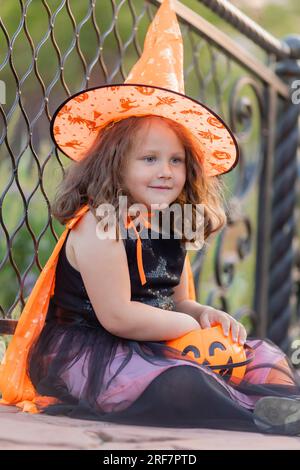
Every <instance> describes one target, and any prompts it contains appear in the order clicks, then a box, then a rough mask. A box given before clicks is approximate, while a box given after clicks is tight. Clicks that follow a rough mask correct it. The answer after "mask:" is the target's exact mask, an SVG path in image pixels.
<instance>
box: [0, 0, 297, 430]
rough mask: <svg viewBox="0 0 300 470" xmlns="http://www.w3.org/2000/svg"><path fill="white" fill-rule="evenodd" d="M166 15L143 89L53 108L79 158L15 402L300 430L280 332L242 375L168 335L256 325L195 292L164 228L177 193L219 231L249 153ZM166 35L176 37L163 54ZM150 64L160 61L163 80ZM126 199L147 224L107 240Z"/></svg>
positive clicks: (8, 380) (33, 301) (56, 209)
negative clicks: (186, 75) (201, 93)
mask: <svg viewBox="0 0 300 470" xmlns="http://www.w3.org/2000/svg"><path fill="white" fill-rule="evenodd" d="M153 25H154V26H152V27H150V29H149V32H148V35H147V39H146V42H145V47H144V53H143V56H142V58H141V59H140V61H139V63H138V64H136V66H135V68H134V69H133V71H132V73H131V74H130V76H129V80H133V81H131V82H130V81H129V80H128V83H133V84H134V85H129V86H128V84H127V85H126V84H124V85H118V86H107V87H99V88H96V89H93V90H91V91H85V92H81V93H80V94H77V95H75V96H74V97H71V98H70V99H68V101H67V102H66V103H64V104H63V105H62V106H61V107H60V109H59V110H58V112H57V113H56V115H55V116H54V118H53V121H52V133H53V138H54V140H55V142H56V143H57V144H58V146H60V148H61V149H62V150H63V151H64V152H65V153H66V154H67V155H68V156H70V157H71V158H73V159H74V160H77V161H76V162H75V163H73V164H72V165H71V166H70V167H69V168H68V170H67V172H66V175H65V178H64V180H63V182H62V183H61V185H60V187H59V190H58V193H57V195H56V199H55V201H54V204H53V206H52V212H53V215H54V216H55V217H56V218H57V219H58V220H59V221H60V222H61V223H63V224H65V225H66V227H67V229H66V231H65V232H64V234H63V236H62V237H61V239H60V240H59V242H58V245H57V247H56V249H55V250H54V253H53V254H52V256H51V258H50V260H49V262H48V263H47V265H46V267H45V268H44V270H43V272H42V274H41V276H40V278H39V280H38V281H37V285H36V286H35V288H34V292H33V293H32V295H31V296H30V299H29V300H28V302H27V305H26V307H25V309H24V311H23V313H22V315H21V318H20V321H19V325H18V328H17V330H16V333H15V335H14V338H13V340H12V342H11V344H10V346H9V348H8V351H7V354H6V358H5V360H4V363H3V365H2V368H3V369H2V373H1V377H0V378H1V380H0V388H1V390H2V393H3V398H4V402H6V403H11V404H14V403H18V404H19V406H22V407H23V409H25V410H26V409H27V410H30V408H28V406H29V405H28V404H29V403H30V402H33V401H34V402H35V405H36V408H35V410H34V411H39V412H44V413H49V414H66V415H68V416H71V417H79V418H80V417H81V418H88V419H97V420H102V421H111V422H117V423H128V424H140V425H154V426H180V427H209V428H223V429H238V430H247V431H256V432H257V431H263V432H274V433H284V434H298V433H300V416H298V414H300V413H299V410H300V406H299V401H298V400H297V398H299V397H300V384H299V379H297V376H296V373H295V370H294V369H293V368H292V366H291V364H290V362H289V360H288V358H287V357H286V356H285V355H284V353H283V352H282V351H281V350H280V349H279V348H278V347H277V346H276V345H274V344H273V343H272V342H271V341H267V340H264V341H263V340H259V339H251V340H250V339H248V340H247V343H248V344H249V345H250V346H251V347H252V348H253V349H254V350H255V358H254V360H253V362H251V363H250V364H248V366H247V369H246V374H245V376H244V378H243V380H242V381H241V382H240V383H238V384H237V383H234V382H230V381H227V380H225V378H224V377H222V376H220V375H218V374H216V373H214V372H212V371H211V370H210V369H209V368H208V367H207V366H205V365H200V364H199V363H197V362H196V361H193V360H192V359H189V358H187V357H185V358H184V357H182V356H181V355H180V353H179V352H178V353H176V351H175V350H174V349H172V348H169V347H168V346H167V345H166V341H168V340H171V339H175V338H178V337H180V336H182V335H184V334H186V333H189V332H190V331H193V330H195V329H199V328H209V327H210V326H212V325H214V324H217V323H219V324H221V325H222V328H223V331H224V334H225V335H229V334H230V335H231V336H232V338H233V340H234V341H236V342H238V343H240V344H244V343H245V341H246V331H245V328H244V327H243V325H242V324H241V323H239V322H237V321H236V320H234V318H232V317H231V316H230V315H228V314H227V313H226V312H223V311H220V310H217V309H214V308H213V307H210V306H205V305H200V304H199V303H198V302H196V301H195V300H193V292H192V291H191V284H190V281H191V278H189V269H190V267H189V259H188V253H187V250H186V246H185V242H186V240H185V239H184V238H183V239H179V238H176V237H175V236H174V225H172V223H171V228H172V230H171V236H170V237H169V238H163V237H162V233H161V225H160V224H159V226H158V227H156V235H157V236H155V237H153V236H152V235H153V233H152V232H153V230H152V229H153V224H152V219H153V215H154V214H155V212H156V210H157V209H158V210H160V209H163V208H165V209H166V208H168V207H170V206H171V205H172V204H173V203H177V204H179V205H180V207H183V205H184V204H191V205H192V206H193V207H195V205H196V204H203V205H204V216H205V217H204V238H205V240H207V239H208V237H209V236H210V235H212V234H214V233H217V232H218V231H219V230H221V228H222V227H223V226H224V224H225V223H226V217H225V214H224V209H223V204H222V201H223V195H222V185H221V181H220V179H219V178H217V177H216V175H218V174H221V173H224V172H227V171H229V170H230V169H232V168H233V167H234V166H235V165H236V163H237V158H238V154H237V145H236V142H235V140H234V136H233V135H232V133H231V132H230V130H229V129H228V128H227V127H226V125H225V124H224V123H223V121H222V120H221V118H219V117H217V116H216V115H215V114H214V113H213V112H212V111H210V110H208V108H207V107H205V106H204V105H201V104H200V103H198V102H196V101H194V100H191V99H190V98H188V97H186V96H185V95H184V94H183V93H179V92H178V90H179V91H183V89H182V81H181V79H182V75H181V71H182V70H181V66H182V64H181V63H180V64H179V65H178V64H177V66H176V63H177V62H176V61H177V60H179V59H178V58H180V53H179V52H180V51H179V52H178V51H177V49H176V47H178V40H179V39H178V38H179V33H178V30H179V28H177V26H178V25H177V23H176V16H175V15H174V13H173V12H172V10H171V9H170V4H169V1H165V2H163V5H162V7H161V8H160V9H159V11H158V13H157V15H156V17H155V19H154V22H153ZM154 32H155V35H156V36H155V37H156V42H155V41H154V43H155V44H156V47H153V43H152V40H153V34H154ZM149 34H150V36H149ZM151 34H152V36H151ZM164 35H171V36H172V38H173V39H174V38H175V39H176V40H177V43H176V42H175V39H174V41H173V42H172V41H170V37H169V36H168V37H167V38H165V37H164ZM157 41H162V44H171V45H172V47H170V48H169V49H167V50H166V52H164V53H163V54H162V52H163V51H162V49H161V47H159V42H157ZM176 44H177V46H176ZM175 46H176V47H175ZM157 51H159V54H157V55H155V57H153V54H156V52H157ZM149 54H150V55H151V57H150V58H149ZM172 54H173V55H172ZM163 60H165V62H163ZM145 63H146V64H150V65H149V67H150V66H152V64H155V71H154V70H151V71H150V72H149V73H150V75H149V76H150V77H151V79H149V77H148V78H147V73H146V72H147V67H145ZM174 64H175V66H174ZM139 67H140V68H139ZM168 67H171V68H172V71H171V72H170V73H169V74H167V73H166V69H168ZM174 67H175V70H176V73H175V72H174ZM162 69H163V70H164V73H162ZM139 74H140V75H139ZM162 77H164V78H162ZM170 77H172V80H170ZM154 78H155V80H154ZM175 78H177V81H176V80H175ZM159 80H166V83H165V87H164V88H162V87H161V85H162V84H163V83H162V82H161V81H159ZM153 82H154V83H155V84H158V85H159V86H154V85H153ZM141 83H143V84H145V86H144V85H143V86H142V85H140V84H141ZM170 83H173V85H174V83H175V85H176V84H177V85H176V86H175V85H174V88H175V89H174V88H173V89H170V88H171V86H170ZM136 84H138V85H136ZM167 85H168V86H167ZM176 87H177V91H176ZM138 97H139V98H140V100H139V101H138V100H137V98H138ZM174 104H175V106H173V105H174ZM118 106H119V107H120V108H118ZM118 109H119V111H118ZM199 136H200V140H199ZM200 141H201V142H200ZM121 195H122V196H127V198H128V206H129V207H130V206H131V205H132V204H134V203H135V204H140V205H141V204H142V205H143V207H145V211H144V212H143V213H142V214H141V215H142V220H143V221H144V225H143V227H142V231H141V232H140V233H138V232H137V229H136V226H135V224H134V223H133V222H134V220H133V218H132V217H131V215H130V214H128V213H126V214H125V217H123V213H122V217H121V219H120V229H121V233H126V234H127V236H126V237H124V238H122V237H119V236H118V237H117V239H114V238H109V237H107V238H105V237H100V236H99V233H100V231H101V230H100V229H99V225H98V224H99V222H100V221H101V220H102V219H101V217H99V214H98V208H99V207H102V205H103V204H111V207H113V208H114V209H116V210H117V209H119V197H120V196H121ZM147 222H148V223H147ZM192 222H195V212H193V213H192ZM118 235H120V233H119V232H118ZM54 258H55V261H54ZM51 260H52V261H53V262H52V261H51ZM54 273H55V278H54ZM54 279H55V282H54ZM24 364H26V370H25V367H24ZM43 397H44V398H45V399H44V400H43ZM270 398H271V400H270ZM295 398H296V399H295ZM274 404H275V405H274ZM274 406H275V407H276V410H279V413H277V414H274V410H273V408H274Z"/></svg>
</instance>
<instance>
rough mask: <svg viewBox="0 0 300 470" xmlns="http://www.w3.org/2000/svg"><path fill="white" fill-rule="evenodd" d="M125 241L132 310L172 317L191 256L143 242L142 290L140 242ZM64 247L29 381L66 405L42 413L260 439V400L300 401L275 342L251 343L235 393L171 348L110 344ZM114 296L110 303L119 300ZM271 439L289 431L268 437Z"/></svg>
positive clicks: (176, 243)
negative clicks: (136, 306)
mask: <svg viewBox="0 0 300 470" xmlns="http://www.w3.org/2000/svg"><path fill="white" fill-rule="evenodd" d="M148 230H149V229H148ZM123 241H124V246H125V250H126V254H127V261H128V269H129V273H130V280H131V300H134V301H138V302H142V303H146V304H149V305H151V306H153V307H159V308H161V309H165V310H174V309H175V306H174V302H173V300H172V293H173V289H174V287H175V286H176V285H178V284H179V281H180V276H181V273H182V269H183V265H184V260H185V256H186V250H185V248H184V247H183V245H182V244H181V242H180V240H179V239H175V238H171V239H168V240H167V239H163V238H162V237H161V235H160V234H159V235H158V238H156V239H153V238H151V237H150V236H149V238H144V239H142V246H143V264H144V271H145V275H146V279H147V283H146V284H145V285H144V286H142V284H141V282H140V278H139V272H138V267H137V262H136V240H135V239H134V238H126V239H124V240H123ZM65 244H66V242H65V243H64V245H63V247H62V250H61V252H60V255H59V260H58V264H57V268H56V283H55V292H54V295H53V297H52V298H51V300H50V304H49V309H48V313H47V317H46V322H45V325H44V327H43V330H42V332H41V334H40V336H39V338H38V340H37V342H36V343H35V344H34V345H33V346H32V348H31V350H30V354H29V359H28V373H29V376H30V378H31V381H32V383H33V384H34V386H35V388H36V389H37V391H38V392H39V393H40V394H41V395H47V396H53V397H56V398H57V399H58V403H57V404H55V405H49V406H47V407H41V409H40V411H41V412H44V413H47V414H52V415H56V414H64V415H68V416H70V417H75V418H83V419H95V420H100V421H111V422H116V423H127V424H139V425H149V426H151V425H154V426H172V427H174V426H180V427H208V428H220V429H235V430H245V431H254V432H257V431H259V432H261V427H259V428H258V427H257V421H256V420H254V418H253V409H254V406H255V403H256V401H257V400H258V399H259V398H261V397H263V396H269V395H276V396H293V397H294V396H297V397H300V383H299V378H298V376H297V374H296V371H295V369H293V366H292V365H291V363H290V361H289V359H288V358H287V357H286V356H285V354H284V353H283V352H282V351H281V350H280V349H279V348H278V347H277V346H276V345H275V344H274V343H272V342H271V341H269V340H259V339H254V338H253V339H251V338H248V341H247V342H248V344H250V345H251V346H252V347H253V348H254V349H255V359H254V361H253V362H252V363H251V364H249V365H248V366H247V370H246V374H245V377H244V379H243V380H242V382H241V383H240V384H238V385H237V384H231V383H229V382H228V381H227V380H226V379H225V378H223V377H221V376H220V375H218V374H216V373H214V372H212V371H211V370H210V369H209V368H208V367H207V366H205V365H200V364H198V363H197V362H195V361H193V360H192V359H188V358H187V357H182V356H181V355H180V353H176V352H175V350H173V349H172V348H169V347H167V346H166V345H165V343H164V342H163V341H134V340H128V339H125V338H121V337H118V336H115V335H113V334H111V333H110V332H108V331H107V330H106V329H105V328H104V327H103V326H102V325H101V323H100V322H99V320H98V318H97V317H96V315H95V312H94V310H93V307H92V304H91V302H90V300H89V297H88V295H87V292H86V289H85V286H84V283H83V280H82V277H81V275H80V272H79V271H77V270H76V269H74V268H73V267H72V265H71V264H70V263H69V261H68V259H67V257H66V251H65ZM114 288H115V289H117V287H114V286H112V291H111V292H110V293H108V295H114V292H113V289H114ZM280 361H286V364H288V372H287V368H286V367H285V368H281V367H279V366H276V364H278V363H279V362H280ZM271 371H273V373H274V371H275V372H277V373H278V372H280V374H281V380H278V381H276V377H275V382H274V380H273V383H267V380H266V379H267V377H268V376H269V374H270V372H271ZM265 432H274V433H280V434H282V433H286V430H285V431H284V432H283V430H281V429H279V430H278V429H273V428H269V427H268V429H266V431H265Z"/></svg>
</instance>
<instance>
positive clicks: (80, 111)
mask: <svg viewBox="0 0 300 470" xmlns="http://www.w3.org/2000/svg"><path fill="white" fill-rule="evenodd" d="M149 114H151V115H156V116H160V117H166V118H169V119H172V120H174V121H176V122H178V123H179V124H181V125H182V126H184V127H185V128H187V130H188V131H189V132H190V134H191V137H192V139H193V140H194V141H195V144H196V146H198V147H200V148H199V150H200V152H199V155H202V158H201V160H202V161H201V163H202V164H203V167H204V169H205V171H206V173H207V175H208V176H215V175H220V174H222V173H227V172H229V171H230V170H232V169H233V168H234V167H235V166H236V164H237V162H238V157H239V151H238V145H237V142H236V139H235V137H234V135H233V133H232V132H231V130H230V129H229V127H228V126H227V125H226V124H225V122H224V121H223V120H222V119H221V118H220V117H219V116H218V115H217V114H216V113H215V112H214V111H212V110H211V109H209V108H208V107H207V106H206V105H204V104H202V103H200V102H199V101H196V100H194V99H192V98H190V97H188V96H186V95H185V92H184V78H183V42H182V36H181V32H180V27H179V24H178V21H177V17H176V14H175V12H174V10H173V9H172V1H171V0H164V1H163V2H162V4H161V6H160V8H159V9H158V11H157V13H156V15H155V17H154V19H153V21H152V23H151V24H150V26H149V29H148V32H147V35H146V38H145V43H144V50H143V54H142V56H141V57H140V59H139V60H138V61H137V63H136V64H135V65H134V66H133V68H132V70H131V72H130V73H129V75H128V77H127V79H126V80H125V82H124V83H122V84H114V85H103V86H98V87H95V88H90V89H86V90H84V91H81V92H79V93H76V94H74V95H73V96H71V97H69V98H68V99H67V100H66V101H65V102H64V103H62V104H61V106H60V107H59V108H58V109H57V111H56V112H55V114H54V116H53V118H52V121H51V135H52V138H53V140H54V142H55V144H56V145H57V146H58V147H59V149H60V150H61V151H62V152H63V153H64V154H65V155H67V156H68V157H70V158H71V159H73V160H76V161H79V160H82V159H83V158H85V157H86V156H87V155H88V154H89V151H90V150H91V149H92V147H93V144H94V142H95V141H96V139H97V135H98V132H99V130H100V129H101V128H102V127H104V126H106V125H107V124H108V123H110V122H112V121H115V122H116V121H120V120H122V119H126V118H128V117H130V116H143V115H149Z"/></svg>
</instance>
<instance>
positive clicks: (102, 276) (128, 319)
mask: <svg viewBox="0 0 300 470" xmlns="http://www.w3.org/2000/svg"><path fill="white" fill-rule="evenodd" d="M72 246H73V249H74V254H75V258H76V265H77V266H78V269H79V271H80V273H81V276H82V279H83V282H84V285H85V288H86V291H87V294H88V296H89V299H90V301H91V303H92V306H93V308H94V311H95V313H96V315H97V317H98V319H99V322H100V323H101V324H102V326H103V327H104V328H105V329H107V330H108V331H110V332H111V333H112V334H114V335H116V336H121V337H124V338H128V339H132V340H140V341H167V340H169V339H174V338H177V337H179V336H182V335H184V334H186V333H188V332H189V331H192V330H194V329H196V328H200V325H199V323H198V322H197V321H196V320H195V319H194V318H192V317H191V316H190V315H187V314H185V313H182V312H180V311H179V312H177V311H169V310H163V309H160V308H156V307H152V306H150V305H147V304H144V303H141V302H135V301H131V288H130V276H129V270H128V263H127V256H126V251H125V247H124V242H123V240H119V241H117V240H112V239H106V240H100V239H99V238H98V237H97V236H96V220H95V219H94V217H93V215H92V214H91V213H90V212H88V213H87V214H86V215H85V216H83V218H82V219H81V221H80V223H79V224H78V225H76V227H74V229H73V230H72Z"/></svg>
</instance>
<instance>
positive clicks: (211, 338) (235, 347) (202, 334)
mask: <svg viewBox="0 0 300 470" xmlns="http://www.w3.org/2000/svg"><path fill="white" fill-rule="evenodd" d="M167 345H168V346H171V347H173V348H175V349H177V350H179V351H180V352H181V355H182V356H188V358H191V359H193V360H196V361H197V362H199V364H202V365H206V366H209V367H210V368H211V369H212V370H213V371H214V372H216V373H218V374H220V375H222V376H223V377H226V378H230V379H231V380H233V381H235V382H237V383H238V382H239V381H240V380H241V379H242V378H243V377H244V375H245V371H246V365H243V364H244V363H245V361H246V359H247V358H246V353H245V350H244V347H243V346H242V345H239V344H237V343H234V342H233V341H232V338H231V335H229V336H228V337H226V336H224V334H223V331H222V327H221V326H220V325H217V326H214V327H211V328H205V329H203V330H202V329H200V328H199V329H197V330H194V331H191V332H190V333H188V334H186V335H184V336H181V337H180V338H176V339H174V340H171V341H168V342H167ZM240 363H242V364H241V366H237V367H232V365H234V364H240ZM218 366H220V367H218ZM227 366H228V367H227ZM230 366H231V367H230Z"/></svg>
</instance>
